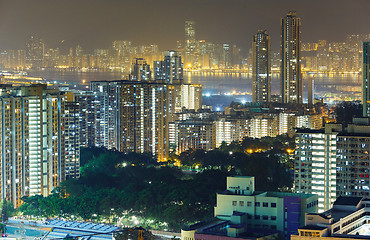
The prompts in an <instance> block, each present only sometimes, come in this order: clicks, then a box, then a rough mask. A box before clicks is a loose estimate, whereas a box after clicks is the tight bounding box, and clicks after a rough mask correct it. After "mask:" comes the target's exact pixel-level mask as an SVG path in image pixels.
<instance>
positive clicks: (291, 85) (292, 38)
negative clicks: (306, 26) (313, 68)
mask: <svg viewBox="0 0 370 240" xmlns="http://www.w3.org/2000/svg"><path fill="white" fill-rule="evenodd" d="M300 45H301V19H300V18H298V17H297V16H296V13H295V12H293V11H291V12H288V14H287V16H286V17H285V18H282V19H281V71H280V76H281V98H282V102H283V103H302V95H303V83H302V78H301V64H300V56H301V54H300Z"/></svg>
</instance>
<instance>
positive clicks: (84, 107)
mask: <svg viewBox="0 0 370 240" xmlns="http://www.w3.org/2000/svg"><path fill="white" fill-rule="evenodd" d="M106 99H107V96H106V94H103V93H99V92H92V91H88V92H78V93H76V94H75V101H76V102H77V103H78V104H79V111H80V115H79V118H80V121H79V124H80V133H79V134H80V143H81V146H83V147H108V146H109V145H108V127H109V126H108V124H107V121H108V119H107V114H106V112H105V111H106V110H107V106H106V105H107V104H106V102H107V101H106Z"/></svg>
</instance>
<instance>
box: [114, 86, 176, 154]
mask: <svg viewBox="0 0 370 240" xmlns="http://www.w3.org/2000/svg"><path fill="white" fill-rule="evenodd" d="M167 99H168V91H167V85H166V84H162V83H153V82H145V81H141V82H139V81H122V82H121V88H120V103H119V104H120V112H121V115H120V129H119V131H120V133H119V134H120V145H121V146H120V150H121V151H122V152H138V153H144V152H150V153H152V154H153V155H155V156H156V158H157V159H158V160H160V161H161V160H164V159H166V158H167V157H168V148H169V145H168V144H169V141H168V114H167V111H168V110H167V109H168V106H167V105H168V101H167Z"/></svg>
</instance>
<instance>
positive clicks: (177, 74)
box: [153, 51, 184, 84]
mask: <svg viewBox="0 0 370 240" xmlns="http://www.w3.org/2000/svg"><path fill="white" fill-rule="evenodd" d="M153 69H154V70H153V71H154V80H155V81H157V82H162V83H168V84H182V83H183V81H184V77H183V64H182V59H181V56H179V55H178V54H177V52H176V51H167V52H166V53H165V56H164V61H155V62H154V65H153Z"/></svg>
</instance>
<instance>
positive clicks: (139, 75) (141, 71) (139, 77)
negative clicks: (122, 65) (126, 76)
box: [130, 58, 152, 81]
mask: <svg viewBox="0 0 370 240" xmlns="http://www.w3.org/2000/svg"><path fill="white" fill-rule="evenodd" d="M151 79H152V72H151V71H150V65H149V64H147V63H146V61H145V59H144V58H135V59H134V60H132V68H131V74H130V80H132V81H150V80H151Z"/></svg>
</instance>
